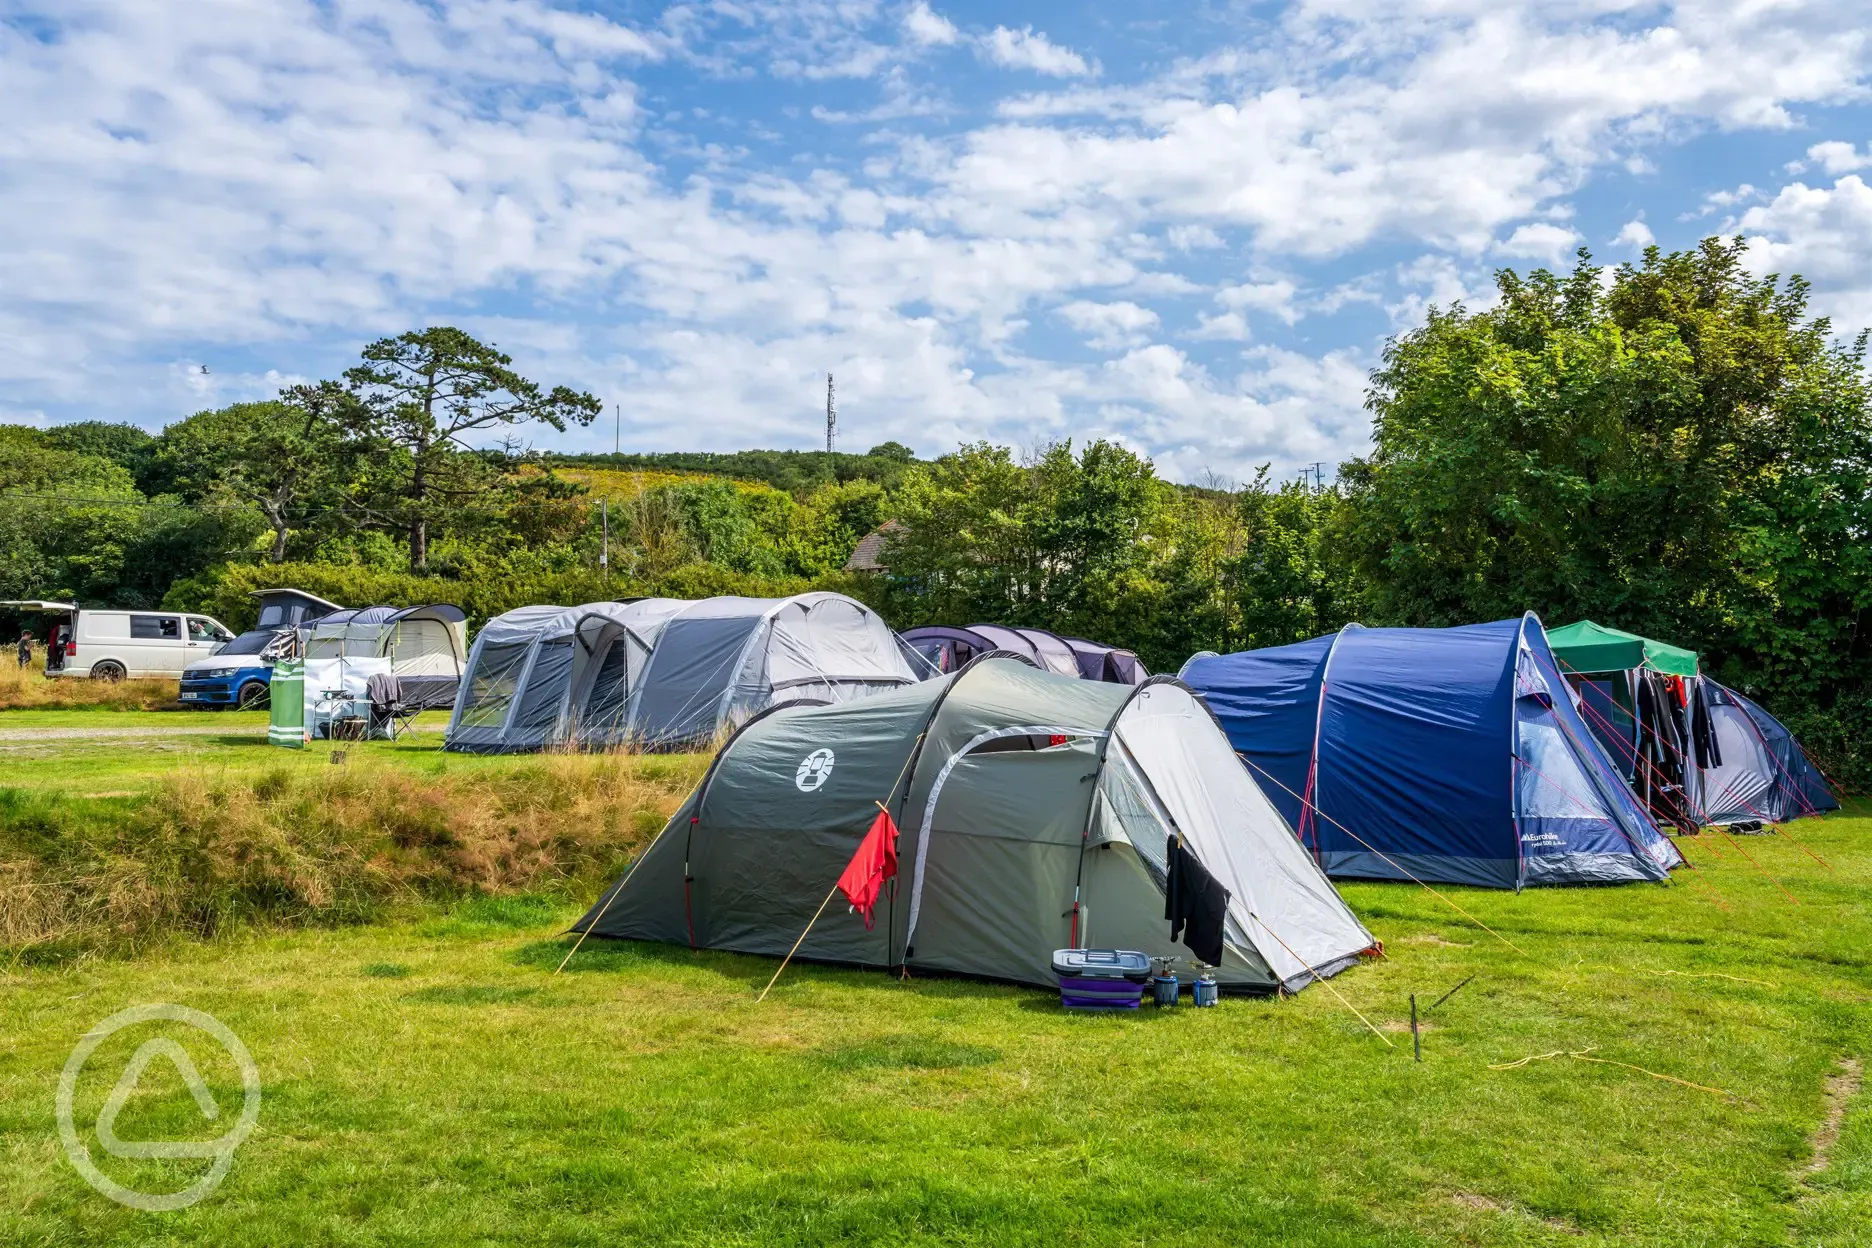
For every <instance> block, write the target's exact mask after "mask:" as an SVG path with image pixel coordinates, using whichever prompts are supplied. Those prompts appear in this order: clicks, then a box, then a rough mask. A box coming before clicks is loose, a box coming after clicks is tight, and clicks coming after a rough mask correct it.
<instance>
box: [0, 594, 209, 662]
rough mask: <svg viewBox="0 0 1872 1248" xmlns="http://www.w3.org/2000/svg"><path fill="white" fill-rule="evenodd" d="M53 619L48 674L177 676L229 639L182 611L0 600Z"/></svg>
mask: <svg viewBox="0 0 1872 1248" xmlns="http://www.w3.org/2000/svg"><path fill="white" fill-rule="evenodd" d="M0 606H7V607H18V608H25V609H28V610H38V611H42V612H45V613H46V614H48V615H50V616H51V617H52V619H51V624H50V631H49V635H48V644H47V645H46V675H47V676H89V677H90V678H91V679H93V680H122V679H123V678H124V677H126V676H133V677H159V676H170V677H180V676H181V675H182V669H183V668H185V667H187V666H188V665H189V663H190V662H191V661H193V660H195V659H202V658H207V657H208V656H209V655H211V654H214V653H215V652H216V651H218V650H220V649H221V647H222V646H225V645H226V644H227V643H228V642H230V641H232V640H234V634H233V633H230V632H229V631H228V630H227V629H226V628H224V627H223V626H222V624H221V622H220V621H219V620H215V619H211V618H209V617H208V616H205V615H191V614H189V613H188V612H186V611H115V610H102V609H97V608H92V607H85V608H82V609H81V608H79V607H78V605H77V604H75V603H70V602H0Z"/></svg>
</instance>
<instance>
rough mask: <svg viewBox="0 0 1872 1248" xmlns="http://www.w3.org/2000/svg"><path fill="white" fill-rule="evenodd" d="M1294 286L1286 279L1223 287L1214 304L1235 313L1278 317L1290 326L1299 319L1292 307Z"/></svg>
mask: <svg viewBox="0 0 1872 1248" xmlns="http://www.w3.org/2000/svg"><path fill="white" fill-rule="evenodd" d="M1296 293H1297V291H1296V288H1295V286H1294V284H1293V283H1292V282H1290V281H1288V280H1287V279H1286V278H1280V279H1279V280H1277V281H1272V282H1247V283H1244V284H1243V285H1240V286H1225V287H1223V288H1222V289H1221V290H1219V291H1217V292H1216V302H1217V303H1219V304H1221V305H1222V306H1223V307H1225V308H1229V309H1231V310H1233V311H1236V312H1241V311H1247V310H1253V311H1256V312H1265V313H1267V314H1268V315H1270V316H1274V317H1278V318H1279V319H1281V320H1282V321H1285V322H1286V323H1287V324H1289V325H1292V324H1293V323H1294V322H1295V321H1298V320H1299V319H1300V312H1299V310H1298V309H1297V308H1295V307H1294V295H1295V294H1296Z"/></svg>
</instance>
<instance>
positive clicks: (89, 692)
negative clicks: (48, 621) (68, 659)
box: [0, 644, 181, 712]
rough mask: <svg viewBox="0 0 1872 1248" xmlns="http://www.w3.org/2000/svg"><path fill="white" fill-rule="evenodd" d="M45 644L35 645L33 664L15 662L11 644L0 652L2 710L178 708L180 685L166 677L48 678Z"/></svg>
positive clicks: (141, 709) (138, 709)
mask: <svg viewBox="0 0 1872 1248" xmlns="http://www.w3.org/2000/svg"><path fill="white" fill-rule="evenodd" d="M44 667H45V647H44V645H43V644H41V645H39V646H36V647H34V650H33V663H32V666H31V667H24V668H23V667H20V666H19V664H17V663H16V662H14V659H13V650H12V647H10V646H9V647H8V648H7V649H6V652H5V653H4V654H0V711H7V712H12V711H18V710H31V709H39V710H80V711H87V710H109V711H163V710H169V711H174V710H179V709H181V704H180V703H179V702H178V701H177V699H176V695H177V693H179V692H180V691H181V685H180V683H179V682H178V681H176V680H175V679H174V678H169V679H164V680H119V681H107V680H87V679H83V678H79V677H61V678H59V679H57V680H51V679H48V678H47V677H46V675H45V673H44V671H43V669H44Z"/></svg>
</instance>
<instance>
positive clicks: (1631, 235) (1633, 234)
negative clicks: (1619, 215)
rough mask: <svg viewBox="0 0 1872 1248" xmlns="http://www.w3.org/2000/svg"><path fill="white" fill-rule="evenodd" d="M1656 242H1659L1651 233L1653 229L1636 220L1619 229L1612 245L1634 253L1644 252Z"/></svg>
mask: <svg viewBox="0 0 1872 1248" xmlns="http://www.w3.org/2000/svg"><path fill="white" fill-rule="evenodd" d="M1655 242H1657V235H1655V234H1653V233H1652V232H1651V227H1650V226H1648V225H1646V224H1645V223H1644V222H1643V221H1642V220H1636V219H1634V220H1631V221H1627V222H1626V223H1625V224H1624V225H1623V226H1621V227H1619V232H1618V235H1617V236H1616V237H1615V238H1613V240H1612V245H1613V246H1614V247H1629V248H1631V249H1632V250H1633V251H1643V250H1644V249H1645V248H1647V247H1649V246H1651V245H1652V244H1653V243H1655Z"/></svg>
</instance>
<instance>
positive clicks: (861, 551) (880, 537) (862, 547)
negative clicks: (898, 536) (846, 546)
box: [845, 520, 903, 572]
mask: <svg viewBox="0 0 1872 1248" xmlns="http://www.w3.org/2000/svg"><path fill="white" fill-rule="evenodd" d="M902 528H903V525H901V524H899V523H897V522H896V521H895V520H887V521H885V522H884V523H883V524H882V525H880V526H879V527H878V528H876V529H874V530H873V531H872V532H870V533H867V534H865V535H864V536H863V537H861V538H859V539H858V545H857V546H856V547H855V548H854V549H853V550H852V553H851V558H849V559H847V560H846V561H845V570H846V571H847V572H888V571H890V569H889V568H888V567H886V566H885V565H884V564H883V563H881V562H880V561H879V559H878V556H879V555H881V554H883V553H884V543H886V542H888V541H889V540H890V538H891V534H893V533H896V532H897V531H898V530H900V529H902Z"/></svg>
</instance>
